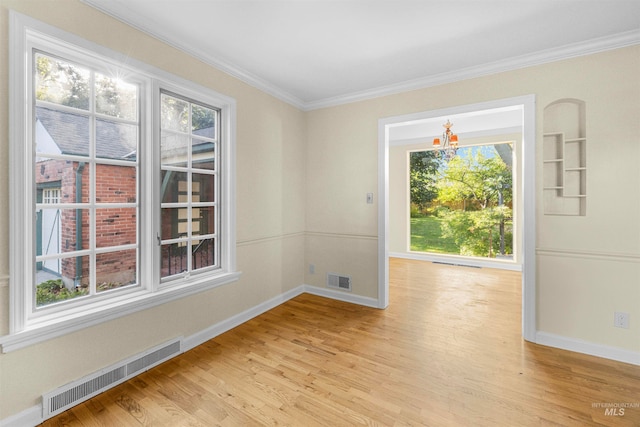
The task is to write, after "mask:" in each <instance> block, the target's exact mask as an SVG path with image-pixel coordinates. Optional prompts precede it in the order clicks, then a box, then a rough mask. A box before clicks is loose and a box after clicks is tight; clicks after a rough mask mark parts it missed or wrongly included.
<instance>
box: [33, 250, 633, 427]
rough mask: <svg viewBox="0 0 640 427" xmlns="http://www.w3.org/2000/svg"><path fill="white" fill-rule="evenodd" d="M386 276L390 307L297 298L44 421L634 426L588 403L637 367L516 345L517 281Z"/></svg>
mask: <svg viewBox="0 0 640 427" xmlns="http://www.w3.org/2000/svg"><path fill="white" fill-rule="evenodd" d="M390 271H391V287H390V305H389V308H388V309H386V310H377V309H371V308H366V307H360V306H356V305H351V304H347V303H342V302H336V301H332V300H328V299H324V298H320V297H316V296H311V295H302V296H299V297H297V298H294V299H293V300H291V301H288V302H287V303H285V304H283V305H281V306H279V307H277V308H275V309H274V310H271V311H270V312H268V313H265V314H263V315H261V316H259V317H257V318H255V319H253V320H251V321H249V322H247V323H245V324H243V325H241V326H239V327H237V328H235V329H233V330H232V331H229V332H227V333H225V334H223V335H221V336H219V337H217V338H215V339H213V340H211V341H209V342H206V343H205V344H203V345H201V346H199V347H197V348H195V349H193V350H191V351H189V352H187V353H185V354H183V355H181V356H179V357H177V358H175V359H172V360H171V361H169V362H166V363H164V364H162V365H160V366H158V367H156V368H154V369H152V370H151V371H149V372H146V373H144V374H142V375H140V376H138V377H136V378H134V379H132V380H130V381H129V382H126V383H124V384H122V385H120V386H118V387H116V388H114V389H111V390H109V391H107V392H105V393H103V394H101V395H99V396H97V397H95V398H93V399H91V400H89V401H87V402H85V403H84V404H81V405H79V406H77V407H75V408H73V409H71V410H69V411H67V412H65V413H63V414H61V415H59V416H58V417H56V418H53V419H51V420H49V421H47V422H46V423H45V424H44V425H45V426H61V425H65V426H138V425H152V426H214V425H224V426H244V425H291V426H305V427H306V426H342V425H345V426H353V425H383V426H394V425H398V426H405V425H430V426H449V425H451V426H485V425H486V426H530V425H575V426H587V425H611V426H625V425H626V426H640V408H625V410H624V415H622V416H620V415H617V416H614V415H605V409H604V408H602V407H594V404H599V403H632V404H636V403H638V402H640V367H639V366H633V365H628V364H624V363H618V362H613V361H610V360H605V359H599V358H596V357H590V356H585V355H581V354H577V353H571V352H568V351H562V350H557V349H553V348H549V347H543V346H538V345H535V344H530V343H527V342H524V341H523V340H522V338H521V334H520V305H521V301H520V295H521V293H520V274H519V273H515V272H508V271H499V270H491V269H476V268H468V267H453V266H443V265H436V264H431V263H424V262H418V261H406V260H397V259H392V260H391V270H390ZM617 411H618V413H620V409H618V410H617Z"/></svg>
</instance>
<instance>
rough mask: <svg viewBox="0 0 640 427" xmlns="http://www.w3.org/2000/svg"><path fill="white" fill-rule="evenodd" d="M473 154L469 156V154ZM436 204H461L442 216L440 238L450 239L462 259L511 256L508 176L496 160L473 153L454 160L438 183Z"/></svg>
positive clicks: (511, 193) (510, 197)
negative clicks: (463, 256)
mask: <svg viewBox="0 0 640 427" xmlns="http://www.w3.org/2000/svg"><path fill="white" fill-rule="evenodd" d="M472 153H473V152H472ZM437 187H438V200H439V201H440V202H443V203H447V202H449V203H462V204H463V206H464V207H465V209H464V210H462V211H451V212H448V213H445V214H444V215H443V222H442V229H443V236H444V237H449V238H453V239H454V240H455V242H456V244H457V245H458V246H459V247H460V251H461V254H462V255H474V256H489V257H492V256H495V254H497V253H501V254H505V253H512V240H513V238H512V233H511V232H510V231H509V230H508V229H507V227H506V225H508V223H509V221H510V220H511V217H512V210H511V208H510V207H509V205H510V204H511V202H512V199H513V191H512V172H511V168H510V167H509V166H507V164H505V162H504V161H503V160H502V159H501V158H500V156H497V155H495V156H486V155H484V154H483V152H482V150H480V149H478V150H475V153H473V154H471V155H469V156H464V157H463V156H456V157H455V158H453V159H452V160H451V161H450V162H449V163H448V164H447V167H446V168H445V169H444V170H443V171H442V178H441V179H440V180H438V184H437Z"/></svg>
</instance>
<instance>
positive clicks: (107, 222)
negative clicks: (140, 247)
mask: <svg viewBox="0 0 640 427" xmlns="http://www.w3.org/2000/svg"><path fill="white" fill-rule="evenodd" d="M136 226H137V224H136V208H109V209H97V210H96V247H98V248H104V247H108V246H119V245H133V244H135V243H136V230H137V229H136Z"/></svg>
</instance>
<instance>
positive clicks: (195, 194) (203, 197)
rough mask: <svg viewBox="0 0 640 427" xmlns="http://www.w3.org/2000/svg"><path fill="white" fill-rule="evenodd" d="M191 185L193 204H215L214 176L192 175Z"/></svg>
mask: <svg viewBox="0 0 640 427" xmlns="http://www.w3.org/2000/svg"><path fill="white" fill-rule="evenodd" d="M192 176H193V184H192V196H191V201H193V202H196V203H197V202H210V203H212V202H215V176H214V175H204V174H199V173H194V174H193V175H192Z"/></svg>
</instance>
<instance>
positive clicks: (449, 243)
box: [411, 216, 460, 255]
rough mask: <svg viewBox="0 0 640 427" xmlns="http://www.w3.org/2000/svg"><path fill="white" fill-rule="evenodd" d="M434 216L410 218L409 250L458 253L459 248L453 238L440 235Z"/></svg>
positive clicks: (437, 222) (438, 223)
mask: <svg viewBox="0 0 640 427" xmlns="http://www.w3.org/2000/svg"><path fill="white" fill-rule="evenodd" d="M441 221H442V220H441V219H440V218H437V217H435V216H426V217H424V218H411V250H412V251H417V252H437V253H441V254H455V255H458V254H460V248H459V247H458V246H457V245H456V244H455V242H454V241H453V239H445V238H443V237H442V236H441V234H442V233H441V231H440V222H441Z"/></svg>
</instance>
